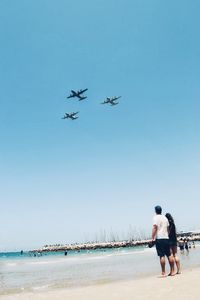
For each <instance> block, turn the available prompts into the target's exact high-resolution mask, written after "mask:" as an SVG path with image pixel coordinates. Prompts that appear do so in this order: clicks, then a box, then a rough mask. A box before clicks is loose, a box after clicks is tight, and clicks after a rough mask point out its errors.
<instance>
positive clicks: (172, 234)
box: [165, 213, 181, 274]
mask: <svg viewBox="0 0 200 300" xmlns="http://www.w3.org/2000/svg"><path fill="white" fill-rule="evenodd" d="M165 217H166V218H167V219H168V222H169V228H168V232H169V245H170V251H171V254H172V255H173V257H174V261H175V264H176V267H177V274H180V273H181V272H180V260H179V257H178V255H177V235H176V225H175V223H174V219H173V218H172V216H171V214H169V213H167V214H166V215H165Z"/></svg>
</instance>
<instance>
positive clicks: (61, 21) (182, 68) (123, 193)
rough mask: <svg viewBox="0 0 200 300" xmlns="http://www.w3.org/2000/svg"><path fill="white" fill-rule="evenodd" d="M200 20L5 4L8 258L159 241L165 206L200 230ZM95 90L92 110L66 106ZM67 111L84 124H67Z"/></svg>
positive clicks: (129, 8) (115, 2)
mask: <svg viewBox="0 0 200 300" xmlns="http://www.w3.org/2000/svg"><path fill="white" fill-rule="evenodd" d="M199 11H200V3H199V1H197V0H196V1H195V0H192V1H186V0H180V1H179V0H175V1H174V0H173V1H172V0H169V1H159V0H153V1H149V0H109V1H107V0H85V1H81V0H79V1H78V0H58V1H53V0H35V1H31V0H29V1H26V0H19V1H14V0H10V1H7V0H1V2H0V43H1V47H0V82H1V96H0V99H1V100H0V103H1V109H0V140H1V147H0V166H1V172H0V182H1V216H0V250H1V251H2V250H5V249H11V250H15V249H20V248H33V247H37V246H42V245H43V244H46V243H48V244H50V243H65V242H66V243H68V242H76V241H83V240H85V239H87V238H90V237H93V236H94V235H95V234H96V233H98V232H100V231H101V230H104V229H105V230H106V231H107V232H109V231H110V230H111V229H112V230H113V231H116V232H119V233H120V232H126V231H127V230H128V227H129V225H131V226H133V227H136V228H141V229H144V230H145V231H146V232H147V233H150V231H151V225H152V216H153V207H154V205H156V204H160V205H162V206H163V209H164V213H165V212H171V213H172V214H173V216H174V217H175V220H176V223H177V227H178V228H179V229H180V230H181V229H183V230H184V229H198V228H199V227H200V224H199V211H200V201H199V198H200V197H199V195H200V192H199V182H200V151H199V150H200V134H199V133H200V118H199V114H200V104H199V99H200V85H199V78H200V40H199V28H200V19H199ZM86 87H87V88H88V92H87V95H88V99H86V101H82V102H78V101H76V100H73V99H72V100H71V99H66V96H67V95H68V94H69V92H70V90H71V89H80V88H86ZM113 95H122V98H121V99H120V104H119V105H117V106H115V107H110V106H103V105H100V102H102V101H103V100H104V98H105V97H107V96H113ZM70 111H79V116H80V117H79V119H78V120H76V121H70V120H61V117H62V116H63V114H64V113H65V112H70Z"/></svg>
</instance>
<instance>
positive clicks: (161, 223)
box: [153, 215, 169, 239]
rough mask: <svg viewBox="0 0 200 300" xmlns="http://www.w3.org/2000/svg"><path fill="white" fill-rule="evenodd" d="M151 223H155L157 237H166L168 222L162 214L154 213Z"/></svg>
mask: <svg viewBox="0 0 200 300" xmlns="http://www.w3.org/2000/svg"><path fill="white" fill-rule="evenodd" d="M153 225H157V233H156V238H157V239H168V238H169V236H168V226H169V222H168V220H167V218H166V217H165V216H163V215H156V216H154V217H153Z"/></svg>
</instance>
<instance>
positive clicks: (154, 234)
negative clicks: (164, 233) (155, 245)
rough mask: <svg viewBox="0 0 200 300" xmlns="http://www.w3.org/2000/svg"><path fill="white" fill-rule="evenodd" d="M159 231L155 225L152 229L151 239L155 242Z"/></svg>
mask: <svg viewBox="0 0 200 300" xmlns="http://www.w3.org/2000/svg"><path fill="white" fill-rule="evenodd" d="M157 229H158V227H157V225H155V224H154V225H153V228H152V235H151V238H152V240H153V241H154V240H155V238H156V233H157Z"/></svg>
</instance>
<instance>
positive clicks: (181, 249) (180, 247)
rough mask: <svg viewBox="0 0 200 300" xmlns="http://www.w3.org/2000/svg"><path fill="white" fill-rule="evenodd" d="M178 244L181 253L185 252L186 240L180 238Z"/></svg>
mask: <svg viewBox="0 0 200 300" xmlns="http://www.w3.org/2000/svg"><path fill="white" fill-rule="evenodd" d="M178 246H179V249H180V251H181V253H183V252H184V241H183V239H182V238H180V240H179V241H178Z"/></svg>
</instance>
